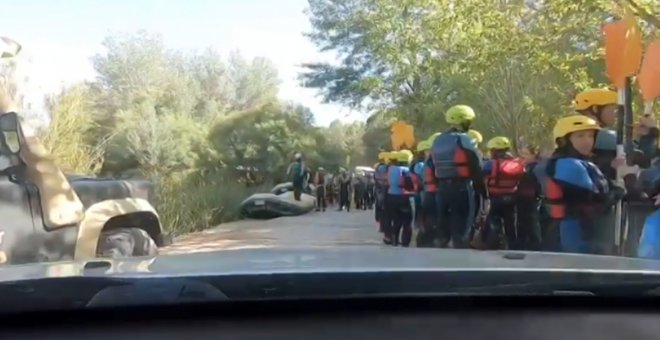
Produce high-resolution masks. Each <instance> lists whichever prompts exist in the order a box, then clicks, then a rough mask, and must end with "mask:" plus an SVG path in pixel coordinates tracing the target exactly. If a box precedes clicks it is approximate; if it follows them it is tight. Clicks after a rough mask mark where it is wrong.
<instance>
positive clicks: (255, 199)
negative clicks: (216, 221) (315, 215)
mask: <svg viewBox="0 0 660 340" xmlns="http://www.w3.org/2000/svg"><path fill="white" fill-rule="evenodd" d="M315 206H316V198H314V196H312V195H308V194H304V193H303V194H301V195H300V201H296V200H294V199H293V192H292V191H285V192H283V193H281V194H279V195H275V194H272V193H262V194H254V195H252V196H250V197H248V198H247V199H245V201H243V203H241V214H242V215H243V216H245V217H249V218H259V219H269V218H276V217H282V216H298V215H303V214H306V213H308V212H310V211H312V210H313V209H314V207H315Z"/></svg>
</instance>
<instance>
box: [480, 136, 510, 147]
mask: <svg viewBox="0 0 660 340" xmlns="http://www.w3.org/2000/svg"><path fill="white" fill-rule="evenodd" d="M486 147H487V148H488V150H506V149H511V141H510V140H509V139H508V138H506V137H503V136H497V137H493V138H491V140H489V141H488V144H486Z"/></svg>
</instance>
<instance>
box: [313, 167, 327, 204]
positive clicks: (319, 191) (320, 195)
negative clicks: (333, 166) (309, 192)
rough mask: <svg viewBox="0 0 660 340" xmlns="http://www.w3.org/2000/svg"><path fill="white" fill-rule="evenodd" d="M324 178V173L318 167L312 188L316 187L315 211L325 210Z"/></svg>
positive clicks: (323, 170)
mask: <svg viewBox="0 0 660 340" xmlns="http://www.w3.org/2000/svg"><path fill="white" fill-rule="evenodd" d="M325 176H326V173H325V169H323V167H319V168H318V170H317V171H316V175H314V186H315V187H316V211H321V210H323V211H325V208H326V207H327V204H326V201H325V198H326V194H325V182H326V181H325Z"/></svg>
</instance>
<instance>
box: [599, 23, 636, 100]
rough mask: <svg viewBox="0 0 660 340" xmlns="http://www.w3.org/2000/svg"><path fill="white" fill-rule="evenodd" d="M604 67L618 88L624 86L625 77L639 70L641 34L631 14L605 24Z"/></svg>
mask: <svg viewBox="0 0 660 340" xmlns="http://www.w3.org/2000/svg"><path fill="white" fill-rule="evenodd" d="M603 35H604V39H605V67H606V69H607V75H608V77H609V78H610V81H611V82H612V83H613V84H614V85H615V86H616V87H617V88H619V89H621V88H623V87H624V86H625V82H626V77H629V76H633V75H635V74H636V73H637V71H638V70H639V66H640V63H641V60H642V34H641V32H640V30H639V27H638V26H637V20H636V19H635V17H633V16H627V17H626V18H624V19H622V20H619V21H616V22H613V23H609V24H605V25H604V26H603Z"/></svg>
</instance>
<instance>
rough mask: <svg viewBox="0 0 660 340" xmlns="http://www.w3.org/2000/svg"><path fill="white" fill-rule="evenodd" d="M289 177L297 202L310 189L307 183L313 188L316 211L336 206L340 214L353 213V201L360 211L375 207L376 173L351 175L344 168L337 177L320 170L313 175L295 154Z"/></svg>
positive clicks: (288, 172) (299, 155) (288, 171)
mask: <svg viewBox="0 0 660 340" xmlns="http://www.w3.org/2000/svg"><path fill="white" fill-rule="evenodd" d="M287 174H288V175H289V176H290V178H291V182H292V184H293V188H294V199H295V200H298V201H299V200H300V196H301V194H302V192H304V191H305V188H308V187H309V186H308V184H313V185H314V190H313V191H314V194H315V196H316V211H325V210H326V209H327V208H328V207H333V206H334V205H335V204H336V205H337V210H339V211H342V210H346V211H350V210H351V202H354V206H355V209H358V210H368V209H372V208H373V205H374V202H375V198H374V186H375V182H374V178H373V174H369V173H364V172H353V173H350V172H348V171H346V169H344V168H340V169H339V172H338V173H337V174H332V173H330V172H328V171H327V170H325V169H324V168H323V167H319V168H318V169H317V170H316V172H315V173H314V175H313V176H312V175H311V171H310V170H309V168H308V167H307V166H306V165H305V163H304V161H303V156H302V154H301V153H296V154H295V156H294V162H293V163H292V164H291V165H290V166H289V169H288V170H287ZM310 193H311V192H310Z"/></svg>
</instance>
